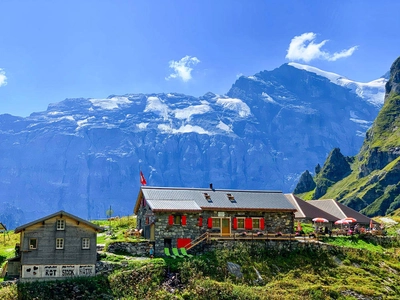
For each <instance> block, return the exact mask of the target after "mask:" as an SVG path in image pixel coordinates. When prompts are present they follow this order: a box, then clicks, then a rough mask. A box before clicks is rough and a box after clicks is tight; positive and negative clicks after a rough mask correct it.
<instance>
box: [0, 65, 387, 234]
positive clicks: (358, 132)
mask: <svg viewBox="0 0 400 300" xmlns="http://www.w3.org/2000/svg"><path fill="white" fill-rule="evenodd" d="M384 84H385V79H378V80H376V81H372V82H370V83H358V82H354V81H350V80H348V79H345V78H344V77H342V76H339V75H336V74H332V73H328V72H324V71H322V70H318V69H316V68H312V67H309V66H304V65H299V64H291V65H289V64H285V65H282V66H281V67H279V68H277V69H275V70H272V71H263V72H260V73H258V74H255V75H254V76H248V77H246V76H242V77H240V78H239V79H238V80H237V81H236V82H235V83H234V84H233V85H232V88H231V89H230V90H229V91H228V93H227V94H226V95H216V94H213V93H207V94H205V95H204V96H201V97H192V96H188V95H182V94H176V93H169V94H148V95H144V94H127V95H123V96H115V95H113V96H110V97H108V98H106V99H66V100H64V101H62V102H59V103H54V104H50V105H49V107H48V109H47V110H46V111H44V112H38V113H33V114H31V115H30V116H29V117H27V118H20V117H14V116H11V115H0V154H1V155H0V162H1V163H0V199H1V203H2V204H1V205H0V221H1V222H3V223H5V224H7V225H8V226H9V227H11V228H12V227H13V226H16V225H19V224H21V223H24V222H27V221H31V220H33V219H35V218H38V217H41V216H43V215H46V214H50V213H52V212H54V211H56V210H61V209H63V210H66V211H68V212H71V213H73V214H76V215H78V216H80V217H83V218H88V219H93V218H104V217H105V215H106V210H107V209H108V208H109V207H110V205H111V206H112V210H113V211H114V215H127V214H131V213H132V209H133V204H134V201H135V198H136V196H137V192H138V188H139V185H140V181H139V170H140V169H141V170H142V171H143V173H144V175H145V177H146V179H147V183H148V185H153V186H183V187H201V186H204V187H206V186H208V185H209V183H210V182H212V183H213V184H214V187H215V188H234V189H274V190H283V191H285V192H287V191H290V190H293V187H294V185H295V183H296V182H297V180H298V178H299V176H300V174H301V172H302V171H303V170H305V169H310V167H311V166H310V164H314V162H315V161H323V160H324V159H325V158H326V156H327V155H328V153H329V151H330V150H331V149H332V148H334V147H340V148H341V150H342V151H343V152H344V153H346V154H347V155H355V154H356V153H357V152H358V151H359V149H360V147H361V145H362V142H363V140H364V136H365V132H366V130H367V129H368V128H369V127H370V125H371V124H372V122H373V120H374V119H375V117H376V116H377V114H378V111H379V109H380V105H382V103H383V93H384V92H383V91H384ZM380 97H382V100H381V101H379V99H380Z"/></svg>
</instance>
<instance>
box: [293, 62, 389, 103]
mask: <svg viewBox="0 0 400 300" xmlns="http://www.w3.org/2000/svg"><path fill="white" fill-rule="evenodd" d="M288 65H289V66H292V67H295V68H297V69H300V70H306V71H308V72H311V73H315V74H317V75H319V76H323V77H325V78H328V79H329V81H331V82H332V83H335V84H337V85H340V86H343V87H346V88H349V89H351V90H352V91H353V92H355V93H356V94H357V95H358V96H359V97H361V98H362V99H364V100H366V101H368V102H369V103H371V104H372V105H375V106H378V107H380V106H382V105H383V101H384V97H385V84H386V82H387V80H386V79H384V78H378V79H376V80H373V81H370V82H357V81H353V80H350V79H347V78H346V77H343V76H340V75H339V74H336V73H333V72H327V71H323V70H320V69H318V68H315V67H311V66H307V65H302V64H298V63H294V62H291V63H289V64H288Z"/></svg>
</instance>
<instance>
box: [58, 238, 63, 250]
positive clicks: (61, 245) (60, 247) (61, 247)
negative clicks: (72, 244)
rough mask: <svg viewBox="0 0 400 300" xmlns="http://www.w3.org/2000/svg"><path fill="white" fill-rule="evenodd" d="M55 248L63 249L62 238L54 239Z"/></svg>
mask: <svg viewBox="0 0 400 300" xmlns="http://www.w3.org/2000/svg"><path fill="white" fill-rule="evenodd" d="M56 249H64V239H63V238H57V239H56Z"/></svg>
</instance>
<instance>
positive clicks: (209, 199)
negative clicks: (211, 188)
mask: <svg viewBox="0 0 400 300" xmlns="http://www.w3.org/2000/svg"><path fill="white" fill-rule="evenodd" d="M203 195H204V198H206V200H207V201H208V202H212V200H211V196H210V195H209V194H208V193H203Z"/></svg>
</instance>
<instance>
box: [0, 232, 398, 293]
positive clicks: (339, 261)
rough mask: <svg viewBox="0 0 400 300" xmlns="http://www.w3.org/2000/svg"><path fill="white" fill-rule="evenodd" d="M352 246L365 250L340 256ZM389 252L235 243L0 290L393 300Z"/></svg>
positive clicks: (394, 269)
mask: <svg viewBox="0 0 400 300" xmlns="http://www.w3.org/2000/svg"><path fill="white" fill-rule="evenodd" d="M343 242H344V241H342V243H343ZM351 244H352V245H362V247H364V248H362V249H360V248H359V249H354V248H347V247H345V248H343V245H351ZM395 246H396V245H395ZM366 247H369V249H366ZM335 249H336V250H335ZM393 250H394V248H386V247H384V246H382V245H379V244H370V243H365V242H363V241H362V239H360V240H359V239H358V238H355V237H354V238H349V239H347V241H346V242H345V243H344V244H342V245H341V246H340V247H337V248H332V249H331V250H325V249H324V248H322V247H305V248H302V249H301V248H299V249H295V248H294V249H292V250H288V249H286V248H281V247H273V246H268V251H265V246H262V247H257V246H256V245H255V244H247V245H246V244H245V243H239V244H238V246H237V247H235V249H230V250H228V249H226V250H218V251H215V252H210V253H207V254H203V255H198V256H195V257H194V258H190V259H175V260H173V259H164V258H155V259H146V260H135V259H134V258H132V259H131V260H129V262H128V264H125V265H123V264H121V263H119V262H118V260H115V261H114V262H110V263H113V264H114V265H116V266H117V269H116V270H115V271H113V272H111V273H108V274H103V275H98V276H96V277H93V278H78V279H71V280H60V281H50V282H42V283H41V282H33V283H25V284H18V286H16V285H11V286H7V287H3V288H0V298H1V299H4V300H14V299H21V297H22V298H23V299H25V300H30V299H54V300H57V299H190V300H191V299H193V300H198V299H205V300H206V299H226V300H228V299H229V300H231V299H249V300H250V299H254V300H255V299H272V300H274V299H276V300H285V299H287V300H292V299H298V300H306V299H340V300H345V299H398V297H399V296H400V289H399V287H398V284H397V283H398V282H399V281H400V275H399V274H400V264H399V261H398V256H396V254H395V253H394V252H393ZM228 262H231V263H232V262H233V263H235V264H237V265H239V266H240V272H241V274H242V275H241V276H240V277H237V276H235V275H233V274H232V273H230V271H229V268H228ZM168 272H170V273H168Z"/></svg>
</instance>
